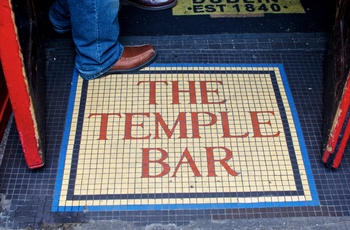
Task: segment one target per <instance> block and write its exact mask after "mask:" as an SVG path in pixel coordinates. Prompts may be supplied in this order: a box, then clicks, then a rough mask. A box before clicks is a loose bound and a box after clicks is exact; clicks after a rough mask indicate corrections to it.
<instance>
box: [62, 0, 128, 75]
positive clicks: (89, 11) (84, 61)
mask: <svg viewBox="0 0 350 230" xmlns="http://www.w3.org/2000/svg"><path fill="white" fill-rule="evenodd" d="M68 8H69V12H70V15H71V23H72V35H73V40H74V43H75V45H76V51H77V56H76V60H75V63H76V68H77V69H78V70H79V72H80V75H81V76H82V77H83V78H84V79H86V80H89V79H93V78H96V77H99V76H101V75H102V74H104V73H106V72H107V71H108V70H109V69H110V68H111V67H112V66H113V65H114V64H115V63H116V62H117V61H118V59H119V57H120V56H121V55H122V53H123V50H124V47H123V46H122V45H121V44H120V42H119V22H118V11H119V0H68Z"/></svg>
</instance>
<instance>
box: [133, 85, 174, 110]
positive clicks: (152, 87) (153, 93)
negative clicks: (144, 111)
mask: <svg viewBox="0 0 350 230" xmlns="http://www.w3.org/2000/svg"><path fill="white" fill-rule="evenodd" d="M141 83H149V104H150V105H156V104H157V103H156V94H157V92H156V84H157V83H164V84H165V85H168V82H167V81H139V82H138V83H137V85H138V86H139V85H140V84H141Z"/></svg>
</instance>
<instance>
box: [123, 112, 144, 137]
mask: <svg viewBox="0 0 350 230" xmlns="http://www.w3.org/2000/svg"><path fill="white" fill-rule="evenodd" d="M134 116H144V117H149V116H150V114H149V113H125V130H124V138H123V139H124V140H135V139H149V138H150V136H151V134H149V135H147V136H143V137H133V136H132V135H131V129H132V127H135V126H138V127H141V128H143V122H142V123H139V124H133V122H132V119H133V117H134Z"/></svg>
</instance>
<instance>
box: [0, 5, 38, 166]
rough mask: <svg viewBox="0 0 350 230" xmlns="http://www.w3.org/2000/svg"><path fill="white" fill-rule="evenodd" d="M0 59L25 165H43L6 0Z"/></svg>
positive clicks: (0, 11) (1, 9)
mask: <svg viewBox="0 0 350 230" xmlns="http://www.w3.org/2000/svg"><path fill="white" fill-rule="evenodd" d="M0 59H1V63H2V67H3V70H4V74H5V80H6V85H7V89H8V93H9V97H10V100H11V104H12V108H13V112H14V117H15V121H16V125H17V129H18V133H19V136H20V140H21V143H22V147H23V152H24V157H25V161H26V163H27V166H28V167H29V168H39V167H41V166H43V165H44V162H43V159H42V157H41V155H40V149H39V144H38V143H39V140H38V137H37V136H36V129H37V127H35V125H34V124H35V116H34V111H32V110H31V108H32V106H31V100H30V96H29V89H28V86H27V82H26V76H25V70H24V64H23V59H22V54H21V49H20V45H19V42H18V37H17V31H16V26H15V22H14V16H13V14H12V8H11V4H10V1H9V0H5V1H0Z"/></svg>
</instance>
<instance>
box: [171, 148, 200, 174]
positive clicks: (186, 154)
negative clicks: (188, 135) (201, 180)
mask: <svg viewBox="0 0 350 230" xmlns="http://www.w3.org/2000/svg"><path fill="white" fill-rule="evenodd" d="M185 157H186V159H187V162H184V161H183V159H184V158H185ZM185 163H186V164H189V166H190V167H191V169H192V172H193V173H194V176H196V177H200V176H201V174H200V172H199V170H198V168H197V166H196V163H194V160H193V158H192V156H191V154H190V152H189V151H188V149H187V148H186V149H185V151H184V152H183V154H182V156H181V158H180V160H179V163H178V164H177V166H176V168H175V171H174V173H173V175H172V177H176V173H177V171H178V170H179V168H180V166H181V165H182V164H185Z"/></svg>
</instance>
